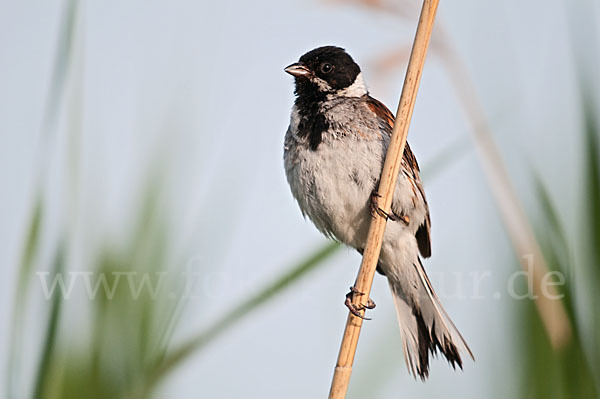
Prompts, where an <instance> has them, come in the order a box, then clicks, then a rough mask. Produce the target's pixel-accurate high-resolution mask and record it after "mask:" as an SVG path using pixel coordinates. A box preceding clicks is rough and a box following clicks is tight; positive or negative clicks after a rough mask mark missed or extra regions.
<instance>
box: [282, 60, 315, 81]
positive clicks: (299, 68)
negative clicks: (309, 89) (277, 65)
mask: <svg viewBox="0 0 600 399" xmlns="http://www.w3.org/2000/svg"><path fill="white" fill-rule="evenodd" d="M284 71H286V72H287V73H289V74H290V75H292V76H296V77H298V76H307V75H309V74H310V70H309V69H308V68H307V67H306V66H305V65H304V64H301V63H299V62H296V63H295V64H292V65H289V66H287V67H286V68H285V69H284Z"/></svg>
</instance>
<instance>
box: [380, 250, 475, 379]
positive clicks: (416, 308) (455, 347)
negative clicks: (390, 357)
mask: <svg viewBox="0 0 600 399" xmlns="http://www.w3.org/2000/svg"><path fill="white" fill-rule="evenodd" d="M414 268H415V271H416V272H417V274H418V276H419V281H418V282H417V286H418V287H417V288H418V289H417V292H418V293H419V295H417V298H408V297H407V295H406V294H405V290H404V289H403V287H402V286H401V285H399V284H397V283H395V282H394V281H393V279H389V280H388V281H389V283H390V289H391V291H392V296H393V298H394V305H395V306H396V313H397V316H398V323H399V324H400V333H401V335H402V342H403V349H404V359H405V360H406V365H407V367H408V369H409V370H410V372H411V373H412V374H413V375H414V376H415V377H416V376H417V375H418V376H419V377H420V378H421V379H422V380H425V379H426V378H427V377H428V375H429V354H430V353H431V354H432V355H435V354H436V353H437V351H438V350H439V351H440V352H441V353H442V354H443V355H444V357H446V359H447V360H448V362H449V363H450V364H451V365H452V367H453V368H456V365H458V367H460V368H461V369H462V358H461V352H467V353H468V354H469V355H470V356H471V358H473V353H472V352H471V349H470V348H469V346H468V345H467V343H466V342H465V340H464V338H463V337H462V335H461V334H460V332H459V331H458V329H457V328H456V326H454V323H452V320H451V319H450V317H449V316H448V314H447V313H446V311H445V310H444V308H443V306H442V304H441V302H440V300H439V298H438V296H437V295H436V293H435V291H434V290H433V287H432V285H431V282H430V281H429V278H428V277H427V274H426V273H425V269H424V268H423V265H422V264H421V261H420V260H419V261H418V263H417V264H415V265H414ZM419 283H420V284H419ZM473 359H474V358H473Z"/></svg>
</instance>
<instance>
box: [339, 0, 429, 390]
mask: <svg viewBox="0 0 600 399" xmlns="http://www.w3.org/2000/svg"><path fill="white" fill-rule="evenodd" d="M438 3H439V0H424V1H423V7H422V9H421V16H420V18H419V24H418V25H417V32H416V34H415V40H414V42H413V47H412V50H411V54H410V59H409V61H408V67H407V70H406V76H405V78H404V86H403V88H402V94H401V96H400V103H399V104H398V111H397V112H396V121H395V123H394V128H393V131H392V137H391V140H390V145H389V147H388V151H387V155H386V158H385V163H384V165H383V171H382V173H381V179H380V184H379V188H378V194H379V196H380V198H379V207H380V208H381V209H383V210H384V211H385V212H389V211H390V207H391V204H392V196H393V193H394V187H395V186H396V180H397V177H398V173H399V171H400V166H401V162H402V157H403V154H404V147H405V146H406V137H407V135H408V127H409V125H410V120H411V117H412V113H413V109H414V107H415V101H416V98H417V91H418V88H419V82H420V81H421V74H422V73H423V65H424V64H425V56H426V54H427V48H428V47H429V40H430V38H431V32H432V30H433V22H434V20H435V13H436V11H437V7H438ZM386 222H387V220H386V219H385V218H384V217H382V216H380V215H375V216H374V217H373V220H372V221H371V226H370V228H369V235H368V237H367V244H366V246H365V250H364V253H363V259H362V263H361V265H360V270H359V272H358V277H357V278H356V284H355V288H356V290H357V291H358V292H362V293H364V295H354V297H353V303H354V304H355V305H358V306H360V305H361V303H360V302H361V301H366V300H367V298H369V294H370V292H371V285H372V284H373V277H374V276H375V269H376V268H377V261H378V259H379V252H380V251H381V244H382V241H383V233H384V232H385V226H386ZM363 305H365V304H363ZM362 312H363V314H364V311H362ZM362 322H363V319H362V318H360V317H357V316H355V315H353V314H352V313H351V312H349V314H348V319H347V321H346V329H345V331H344V336H343V338H342V344H341V347H340V352H339V355H338V360H337V364H336V367H335V371H334V374H333V381H332V382H331V389H330V391H329V398H330V399H343V398H345V397H346V392H347V390H348V384H349V382H350V376H351V374H352V364H353V362H354V355H355V353H356V346H357V345H358V337H359V335H360V330H361V327H362Z"/></svg>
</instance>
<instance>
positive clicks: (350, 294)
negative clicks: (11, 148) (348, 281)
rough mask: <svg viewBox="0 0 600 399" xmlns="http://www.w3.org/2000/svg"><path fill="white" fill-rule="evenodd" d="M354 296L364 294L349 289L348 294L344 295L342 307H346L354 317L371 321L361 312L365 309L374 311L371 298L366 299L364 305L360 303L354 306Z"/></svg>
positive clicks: (373, 303)
mask: <svg viewBox="0 0 600 399" xmlns="http://www.w3.org/2000/svg"><path fill="white" fill-rule="evenodd" d="M355 294H356V295H364V294H365V293H364V292H360V291H358V290H357V289H356V287H354V286H352V287H350V292H348V293H347V294H346V300H345V301H344V305H346V307H347V308H348V309H349V310H350V313H352V314H353V315H354V316H356V317H360V318H361V319H363V320H371V319H370V318H368V317H365V316H364V315H363V314H362V313H361V312H362V311H364V310H366V309H375V306H376V305H375V302H374V301H373V300H372V299H371V298H368V299H367V303H366V304H362V303H361V304H358V305H355V304H354V303H352V298H353V297H354V295H355Z"/></svg>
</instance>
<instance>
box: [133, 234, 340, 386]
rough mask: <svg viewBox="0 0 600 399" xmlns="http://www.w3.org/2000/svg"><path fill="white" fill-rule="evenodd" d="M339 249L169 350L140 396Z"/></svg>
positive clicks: (319, 255)
mask: <svg viewBox="0 0 600 399" xmlns="http://www.w3.org/2000/svg"><path fill="white" fill-rule="evenodd" d="M339 248H340V244H338V243H336V242H330V243H327V244H325V245H324V246H322V247H321V248H320V249H318V250H316V251H314V252H313V253H311V254H310V255H308V257H307V258H306V259H304V260H303V261H301V262H300V263H299V264H298V265H296V266H294V267H292V268H290V269H289V270H288V271H287V272H285V273H283V274H282V275H281V276H279V278H277V279H276V280H275V281H273V282H272V283H270V284H268V285H267V286H265V287H264V288H263V289H261V290H260V291H258V292H257V293H256V294H255V295H253V296H252V297H250V298H248V299H247V300H245V301H244V302H242V303H240V305H239V306H237V307H235V308H234V309H232V310H231V311H229V312H228V313H227V314H225V315H224V316H223V317H222V318H221V319H220V320H218V321H217V322H216V323H214V324H213V325H212V326H210V327H208V328H207V329H206V330H205V331H203V332H202V333H200V334H198V335H197V336H196V337H194V338H192V339H190V340H188V341H187V342H185V343H183V344H181V345H180V346H179V347H177V348H175V349H173V350H172V351H170V352H169V353H168V354H167V356H166V357H165V358H164V359H163V360H162V361H161V362H160V363H157V364H156V365H155V367H154V368H153V369H152V370H151V372H150V374H149V375H148V377H147V378H146V382H145V386H144V388H143V390H142V391H141V397H146V396H147V394H148V393H149V392H150V391H151V390H152V389H153V388H154V387H155V386H156V385H157V384H158V382H159V381H160V380H161V379H162V378H164V377H165V376H166V375H167V374H168V373H169V372H170V371H172V369H173V368H175V367H176V366H178V365H179V364H180V363H182V362H183V361H184V360H186V359H187V358H189V356H190V355H192V354H193V353H195V352H196V351H198V350H200V349H202V348H204V347H205V346H206V345H207V344H209V343H210V342H211V341H212V340H214V339H215V338H217V337H218V336H219V335H221V334H222V333H224V332H225V331H227V330H228V329H230V328H231V327H232V326H233V325H234V324H236V323H238V322H239V321H241V320H242V319H243V318H244V317H247V316H248V315H250V314H251V313H252V312H253V311H255V310H256V309H257V308H258V307H260V306H261V305H263V304H264V303H265V302H267V301H268V300H269V299H271V298H273V297H274V296H275V295H277V294H279V293H281V292H282V291H283V290H284V289H286V288H288V287H290V286H291V285H292V284H294V283H296V282H297V281H298V280H299V279H301V278H302V277H304V276H306V275H307V274H308V273H309V272H311V271H312V270H314V269H316V267H317V266H319V265H321V264H322V263H323V262H324V261H325V260H327V259H328V258H329V257H331V256H332V255H333V254H334V253H335V252H337V250H338V249H339Z"/></svg>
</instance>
